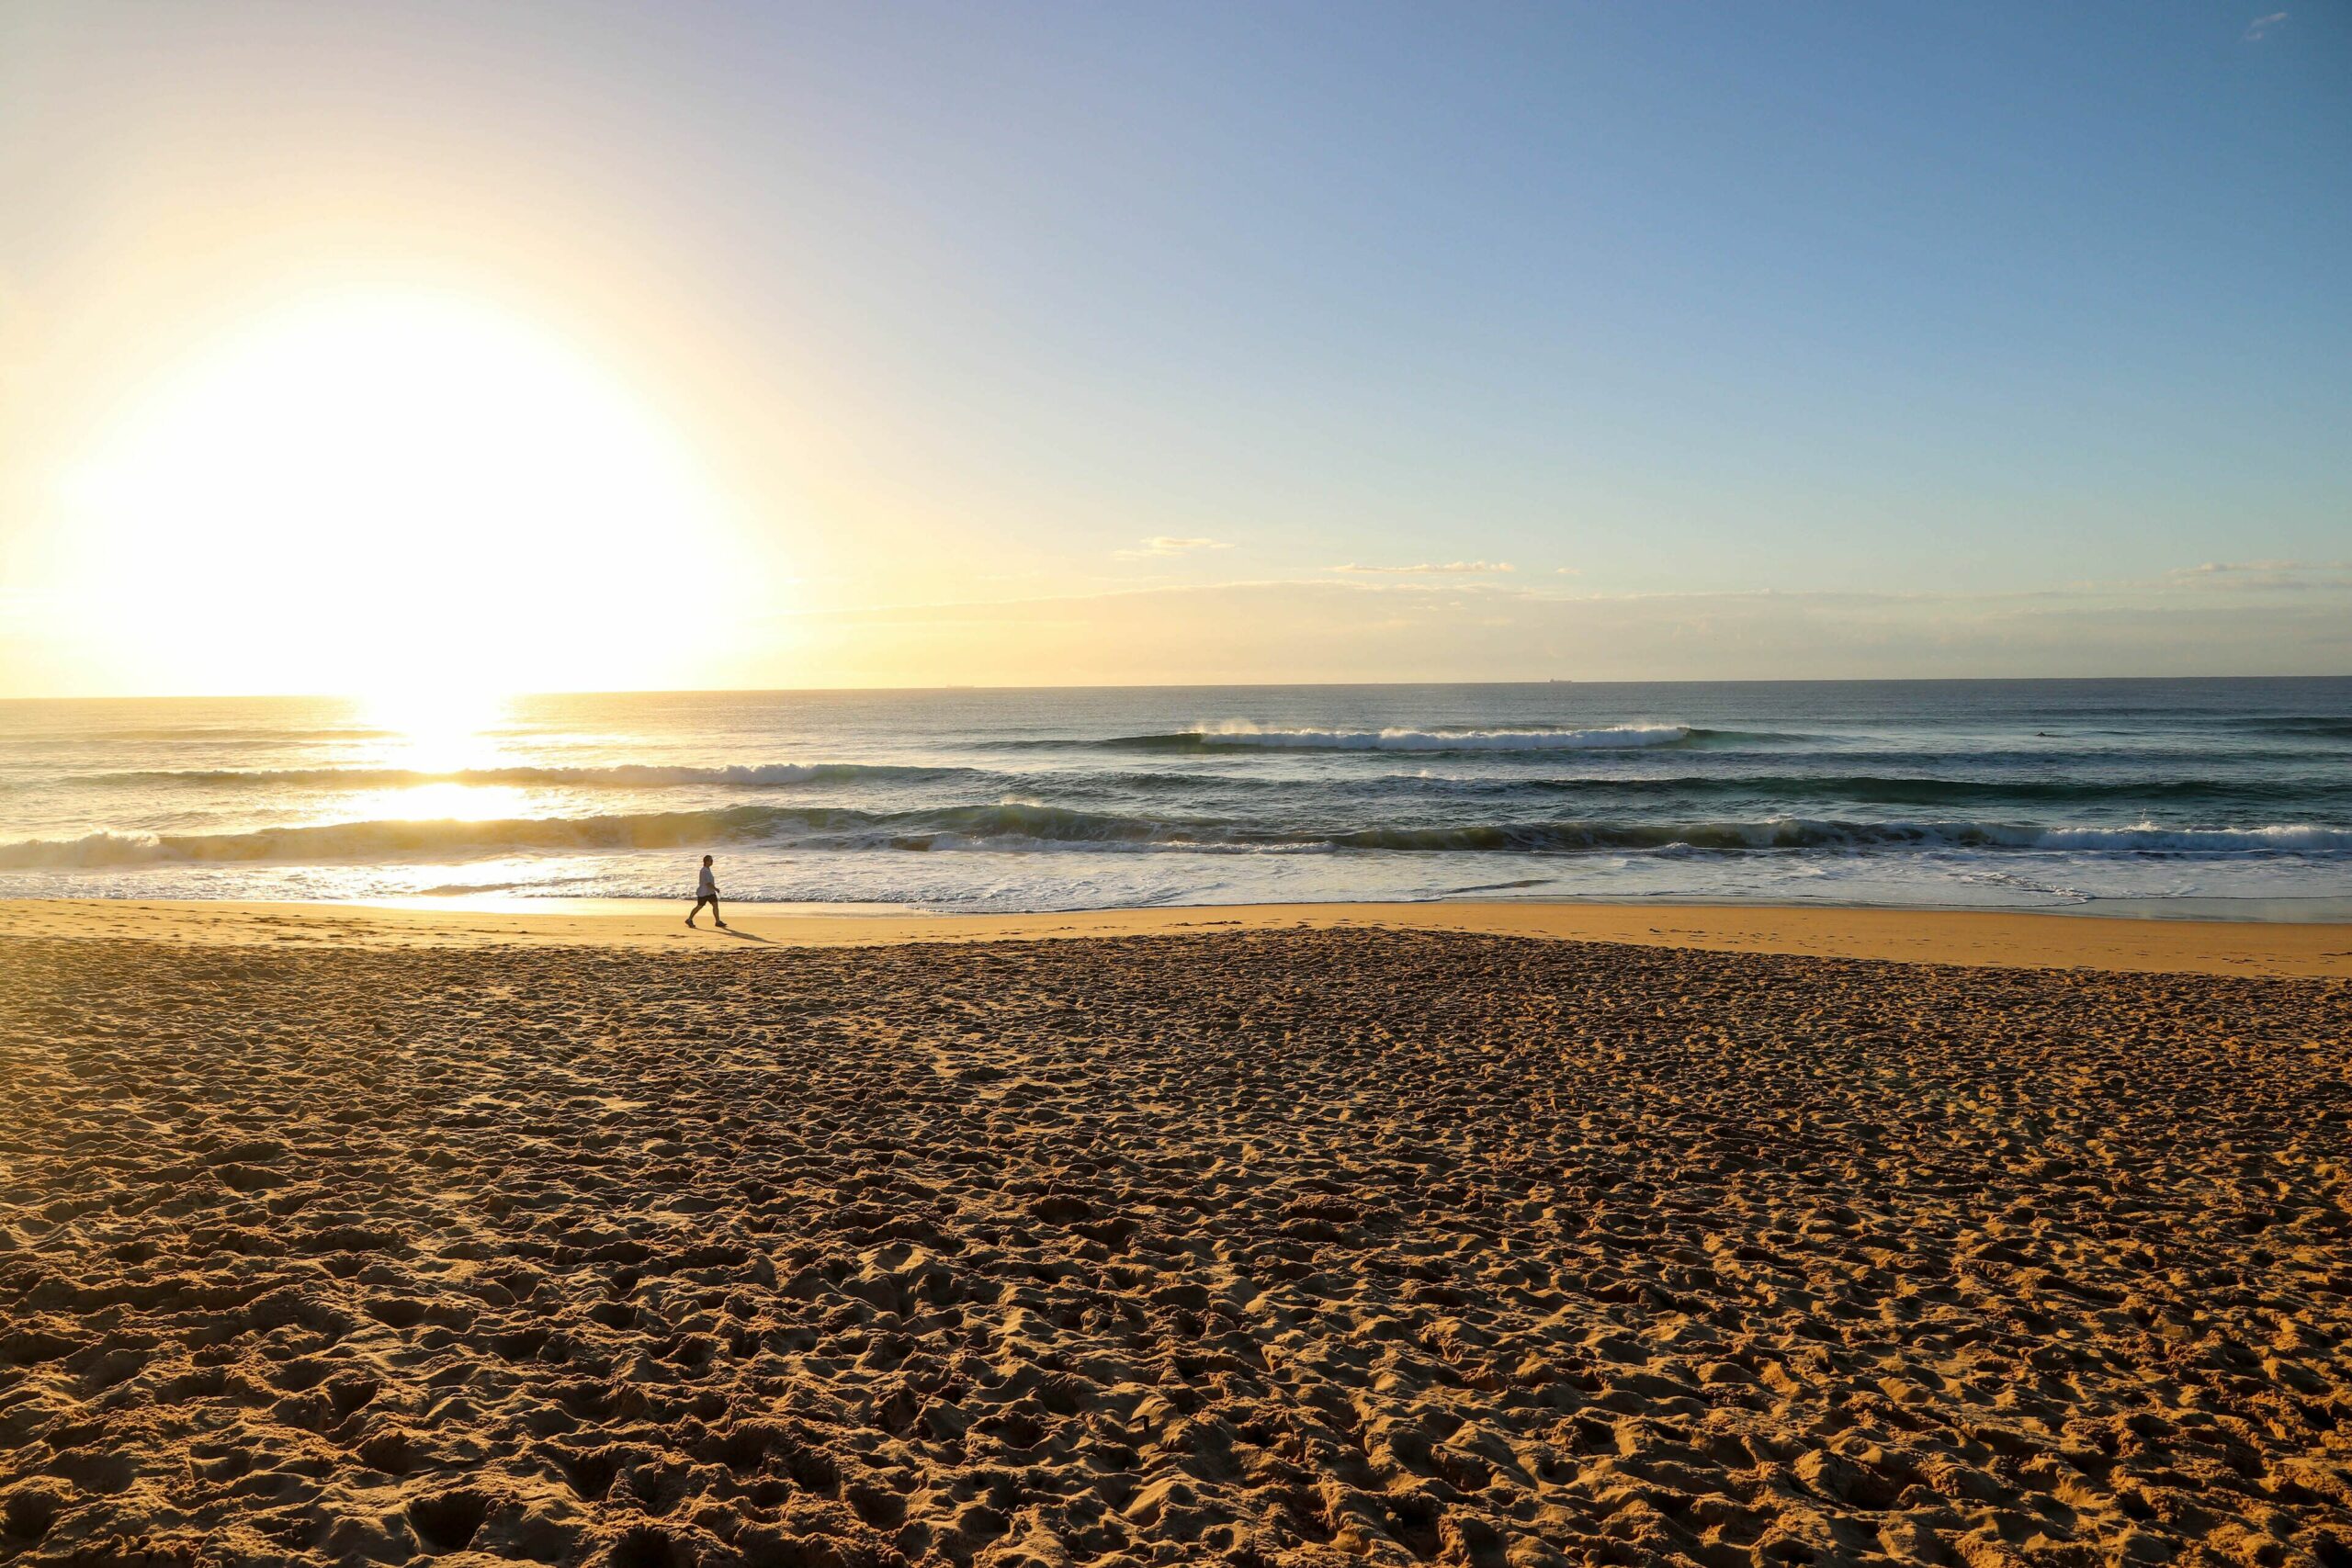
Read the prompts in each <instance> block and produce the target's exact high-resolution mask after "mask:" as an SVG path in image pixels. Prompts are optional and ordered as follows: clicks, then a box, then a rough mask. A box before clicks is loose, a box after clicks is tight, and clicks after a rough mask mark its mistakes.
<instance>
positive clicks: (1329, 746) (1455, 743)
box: [1194, 719, 1691, 751]
mask: <svg viewBox="0 0 2352 1568" xmlns="http://www.w3.org/2000/svg"><path fill="white" fill-rule="evenodd" d="M1194 733H1195V734H1197V735H1198V736H1199V737H1200V739H1202V740H1203V741H1204V743H1206V744H1210V745H1216V746H1264V747H1270V748H1284V749H1290V750H1302V751H1607V750H1633V749H1637V748H1641V747H1646V746H1675V745H1679V744H1680V743H1681V742H1683V741H1685V740H1688V739H1691V727H1690V726H1688V725H1682V724H1620V725H1612V726H1611V727H1609V728H1605V729H1406V728H1386V729H1268V728H1262V727H1261V726H1259V725H1255V724H1251V723H1250V722H1249V721H1247V720H1245V719H1228V720H1227V721H1226V722H1224V723H1222V724H1216V725H1205V726H1203V727H1202V728H1200V729H1198V730H1196V731H1194Z"/></svg>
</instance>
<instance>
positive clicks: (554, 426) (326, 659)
mask: <svg viewBox="0 0 2352 1568" xmlns="http://www.w3.org/2000/svg"><path fill="white" fill-rule="evenodd" d="M67 501H68V504H69V507H70V509H71V513H72V515H73V516H74V521H75V537H76V540H77V543H78V546H79V550H78V554H79V556H80V565H79V570H78V571H77V572H76V573H75V577H76V579H77V597H78V598H79V599H80V600H82V601H84V602H85V603H86V604H88V605H89V606H90V607H91V609H92V612H93V613H94V614H96V615H99V616H101V617H103V619H104V621H105V622H106V633H107V637H109V638H110V639H112V640H113V641H114V642H115V643H116V652H117V656H118V662H127V663H136V664H141V665H145V666H148V667H151V668H152V669H153V670H154V671H158V672H159V674H160V675H161V677H162V678H161V681H160V682H153V683H150V684H149V685H148V689H150V690H156V689H176V690H186V691H197V690H207V691H229V692H234V691H247V692H271V691H277V692H284V691H314V692H328V691H332V692H352V693H358V694H371V695H380V696H381V697H382V698H383V699H384V700H385V701H387V702H390V701H397V702H398V703H399V704H400V705H401V706H402V707H403V708H404V709H405V710H407V711H410V712H412V713H422V712H425V711H429V710H430V709H432V708H433V707H434V706H435V705H436V704H438V705H442V706H446V707H450V708H453V709H459V710H462V709H463V708H465V706H466V705H468V704H469V703H471V702H474V701H476V700H478V696H479V694H481V693H482V692H485V691H518V690H557V689H560V690H587V689H609V688H625V687H644V686H661V685H667V684H672V683H691V682H690V681H683V682H682V681H680V680H679V677H681V676H684V675H690V673H691V671H692V669H693V663H692V656H693V653H694V649H695V644H694V640H693V639H695V638H697V637H708V636H709V635H711V634H712V633H713V632H714V631H718V630H723V629H724V628H725V627H726V626H727V625H728V624H729V622H730V621H731V620H732V619H733V618H735V617H737V616H740V615H741V614H743V613H745V611H746V610H747V609H750V608H755V607H756V605H755V604H754V603H753V599H754V595H753V592H752V581H751V573H749V572H748V571H747V570H744V569H743V567H742V566H741V557H742V556H743V554H744V552H743V550H742V549H741V546H742V545H743V542H744V541H743V539H742V536H741V527H740V525H739V524H738V523H737V522H736V520H735V519H734V517H733V515H732V513H731V509H730V507H729V503H728V500H727V498H726V496H725V495H724V493H723V491H721V489H720V487H719V486H718V485H717V484H716V483H715V482H714V481H713V479H712V478H711V476H710V474H709V473H708V472H707V469H706V468H705V466H704V465H703V464H701V463H700V462H698V461H697V459H696V457H695V453H694V452H693V451H692V449H691V448H690V446H689V445H688V444H687V443H686V442H685V441H684V439H683V438H682V437H681V435H680V434H679V433H678V432H677V431H676V430H675V429H674V428H673V426H672V424H671V423H670V422H669V421H668V420H667V419H665V418H664V417H663V415H662V412H660V411H659V409H658V408H657V407H656V406H654V405H653V404H652V403H651V402H650V400H648V399H647V398H645V397H644V396H642V395H640V394H639V392H638V391H637V390H636V389H633V388H632V387H631V386H630V385H629V383H628V381H627V380H626V379H625V378H622V377H621V376H619V375H617V374H616V373H615V372H614V371H613V370H611V369H610V368H608V367H605V365H603V364H600V363H598V362H597V361H596V360H595V359H594V358H593V357H592V356H590V355H586V354H584V353H582V352H581V351H580V350H579V349H577V348H575V347H574V346H572V345H571V344H568V343H566V342H565V341H563V340H562V339H561V338H560V336H558V335H556V334H554V333H549V332H548V331H546V330H544V329H543V328H541V327H539V326H537V324H535V323H534V322H532V321H528V320H527V319H525V318H523V317H521V316H518V315H516V314H514V313H512V312H510V311H508V310H503V309H500V308H497V307H494V306H492V305H489V304H487V303H484V302H481V301H478V300H473V299H464V298H458V297H452V296H446V295H439V294H431V293H415V292H401V293H377V294H360V295H339V296H335V297H333V298H327V299H313V300H308V301H304V302H301V303H299V304H294V305H289V306H287V307H285V308H283V309H281V310H277V311H276V312H274V313H272V314H270V315H268V316H266V317H264V318H262V319H259V320H254V321H247V322H244V323H242V324H241V325H239V326H237V327H236V328H234V329H233V330H232V331H230V332H228V333H223V334H221V335H220V337H219V338H217V339H216V340H214V341H212V342H211V343H209V344H207V345H205V346H204V347H203V348H201V349H200V350H198V352H196V353H194V354H192V355H188V356H187V358H185V359H184V360H183V361H181V362H179V363H178V364H176V365H175V366H173V367H170V368H169V369H168V370H166V371H164V373H162V374H160V375H159V376H157V377H156V378H153V380H152V381H151V382H150V383H149V385H148V386H147V388H146V389H145V390H144V391H143V392H142V394H141V395H140V396H139V397H137V398H136V399H135V400H132V401H131V402H130V405H129V406H128V407H127V408H126V409H125V410H124V411H123V412H121V413H120V414H119V416H118V417H117V418H115V419H114V420H113V421H111V422H110V423H108V425H107V428H106V429H105V430H104V431H103V433H102V434H100V436H99V437H98V438H97V439H96V441H95V442H94V443H93V445H92V447H91V449H90V450H89V451H88V452H87V453H86V455H85V457H83V459H82V460H81V461H80V462H78V463H77V464H75V465H74V468H73V470H72V479H71V480H70V482H69V485H68V488H67ZM152 680H153V678H151V682H152Z"/></svg>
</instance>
